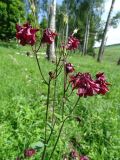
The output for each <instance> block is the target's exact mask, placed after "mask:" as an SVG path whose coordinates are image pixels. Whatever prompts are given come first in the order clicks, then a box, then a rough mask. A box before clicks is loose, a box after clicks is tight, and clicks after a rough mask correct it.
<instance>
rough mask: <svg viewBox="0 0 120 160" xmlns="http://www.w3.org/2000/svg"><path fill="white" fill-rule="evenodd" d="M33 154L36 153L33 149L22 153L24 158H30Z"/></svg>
mask: <svg viewBox="0 0 120 160" xmlns="http://www.w3.org/2000/svg"><path fill="white" fill-rule="evenodd" d="M35 153H36V151H35V149H32V148H30V149H26V150H25V151H24V156H25V157H32V156H33V155H34V154H35Z"/></svg>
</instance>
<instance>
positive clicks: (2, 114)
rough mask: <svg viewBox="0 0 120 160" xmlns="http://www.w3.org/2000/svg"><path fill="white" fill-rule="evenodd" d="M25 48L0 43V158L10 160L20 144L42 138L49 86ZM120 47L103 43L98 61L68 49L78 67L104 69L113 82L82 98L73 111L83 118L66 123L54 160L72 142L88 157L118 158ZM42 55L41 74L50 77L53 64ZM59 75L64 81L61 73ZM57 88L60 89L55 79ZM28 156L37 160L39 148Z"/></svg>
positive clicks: (24, 145)
mask: <svg viewBox="0 0 120 160" xmlns="http://www.w3.org/2000/svg"><path fill="white" fill-rule="evenodd" d="M27 50H29V48H27V47H25V48H23V47H21V46H18V45H15V44H13V45H12V46H11V45H9V44H6V43H4V44H3V43H1V45H0V60H1V61H0V91H1V92H0V160H14V159H16V157H18V156H21V155H22V154H23V151H24V149H26V148H28V147H31V146H32V144H33V143H34V142H38V141H42V139H43V131H44V130H43V123H44V114H45V101H46V93H47V88H46V86H45V85H44V84H43V82H42V81H41V77H40V75H39V71H38V68H37V65H36V63H35V60H34V58H30V57H27V56H26V55H25V51H27ZM119 50H120V46H119V45H118V46H111V47H107V48H106V50H105V56H104V61H103V63H101V64H99V63H97V62H96V60H95V59H93V58H92V57H89V56H86V57H81V56H80V55H79V54H73V55H72V54H71V55H70V58H69V61H70V62H72V63H74V65H75V68H76V70H77V71H81V72H83V71H84V72H91V73H92V75H95V73H96V72H99V71H103V72H105V74H106V76H107V79H108V81H109V82H110V83H111V86H110V92H109V93H108V94H107V95H106V96H96V97H89V98H81V101H80V103H79V105H78V106H77V109H76V111H75V113H76V115H77V116H80V117H81V122H80V124H79V123H78V122H75V121H73V120H71V121H68V122H67V123H66V124H65V128H64V131H63V136H62V137H61V138H60V141H59V144H58V146H57V150H56V152H55V155H54V158H53V160H61V159H62V158H61V157H62V155H63V154H69V152H70V150H71V143H72V145H73V147H74V149H76V150H77V151H78V152H79V153H80V154H83V155H88V156H89V157H90V159H91V160H119V159H120V125H119V120H120V117H119V115H120V103H119V97H120V83H119V81H120V72H119V70H120V66H117V65H116V64H117V60H118V59H119V58H120V55H119ZM18 53H19V54H18ZM40 57H41V67H42V69H43V72H44V75H45V77H46V78H48V71H49V70H53V68H54V64H51V63H49V62H47V60H45V58H44V56H43V55H41V56H40ZM59 81H60V83H62V79H60V80H59ZM58 92H59V95H61V92H62V87H60V86H59V85H58ZM75 99H76V95H73V96H72V97H71V99H70V104H69V105H73V102H74V100H75ZM69 105H68V104H67V106H66V107H68V108H69V107H70V106H69ZM66 110H67V108H66ZM57 129H58V127H56V130H57ZM54 138H55V137H53V140H52V144H53V143H54V140H55V139H54ZM71 141H72V142H71ZM73 141H74V142H73ZM52 144H51V146H52ZM51 146H49V147H48V148H49V150H51ZM40 151H41V150H40ZM48 153H49V151H48ZM31 159H33V160H39V159H40V153H37V154H36V155H35V156H34V157H33V158H31Z"/></svg>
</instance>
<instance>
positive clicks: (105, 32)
mask: <svg viewBox="0 0 120 160" xmlns="http://www.w3.org/2000/svg"><path fill="white" fill-rule="evenodd" d="M114 3H115V0H112V3H111V7H110V11H109V14H108V17H107V22H106V25H105V29H104V32H103V38H102V42H101V45H100V48H99V52H98V58H97V61H98V62H101V61H102V58H103V54H104V44H105V39H106V34H107V30H108V26H109V23H110V17H111V13H112V11H113V6H114Z"/></svg>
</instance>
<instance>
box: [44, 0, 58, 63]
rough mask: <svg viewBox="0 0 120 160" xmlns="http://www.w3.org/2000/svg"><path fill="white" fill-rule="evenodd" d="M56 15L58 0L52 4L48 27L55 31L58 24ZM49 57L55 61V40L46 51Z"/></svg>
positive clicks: (54, 0) (53, 0)
mask: <svg viewBox="0 0 120 160" xmlns="http://www.w3.org/2000/svg"><path fill="white" fill-rule="evenodd" d="M55 17H56V0H52V2H51V4H50V10H49V22H48V27H49V28H50V29H51V30H52V31H53V32H55V30H56V26H55ZM46 55H47V59H48V60H51V61H55V57H56V56H55V42H53V43H52V44H50V45H48V46H47V51H46Z"/></svg>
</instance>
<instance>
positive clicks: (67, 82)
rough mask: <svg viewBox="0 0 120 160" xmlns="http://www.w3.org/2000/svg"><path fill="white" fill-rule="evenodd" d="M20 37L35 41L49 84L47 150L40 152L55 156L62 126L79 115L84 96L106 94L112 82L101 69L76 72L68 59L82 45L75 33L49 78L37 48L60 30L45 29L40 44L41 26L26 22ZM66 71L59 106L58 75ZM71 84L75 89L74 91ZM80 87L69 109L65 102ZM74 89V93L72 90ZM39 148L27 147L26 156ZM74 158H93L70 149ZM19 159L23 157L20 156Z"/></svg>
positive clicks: (22, 40)
mask: <svg viewBox="0 0 120 160" xmlns="http://www.w3.org/2000/svg"><path fill="white" fill-rule="evenodd" d="M16 30H17V33H16V38H17V39H18V40H19V42H20V44H21V45H23V46H24V45H31V46H32V51H33V54H34V55H35V58H36V63H37V65H38V69H39V71H40V74H41V77H42V80H43V81H44V84H45V85H47V88H48V93H47V102H46V113H45V120H44V147H43V152H42V154H41V155H40V159H41V160H46V159H47V160H51V159H54V152H55V150H56V146H57V144H58V141H59V138H60V136H61V134H62V130H63V127H64V124H65V122H66V121H67V120H68V119H69V118H75V117H76V116H75V115H74V114H73V112H74V110H75V109H76V107H77V105H78V103H79V100H80V97H83V98H85V97H88V96H94V95H97V94H102V95H105V94H106V93H107V92H108V91H109V89H108V85H109V83H107V82H106V78H105V76H104V73H100V72H99V73H97V74H96V78H95V79H93V78H92V76H91V74H90V73H81V72H78V73H76V72H75V68H74V65H73V64H71V63H70V62H68V54H67V50H75V49H77V48H78V46H79V43H80V42H79V40H78V39H77V38H75V37H74V34H72V35H71V36H70V37H69V38H68V41H67V44H62V47H61V50H60V52H61V53H59V55H58V54H57V53H56V54H57V56H56V62H55V70H53V71H49V72H48V77H49V78H48V80H47V79H46V78H45V76H44V74H43V72H42V68H41V65H40V62H39V60H38V57H37V52H38V51H39V50H40V47H41V44H42V43H46V44H49V45H50V44H51V43H52V42H53V41H54V40H55V37H56V36H57V33H54V32H53V31H51V30H50V29H49V28H48V29H46V30H44V32H43V36H42V38H41V41H40V45H39V46H38V47H36V46H35V47H34V45H35V43H36V32H38V29H36V28H32V26H31V25H30V24H28V23H26V24H24V25H23V26H20V25H18V24H17V25H16ZM61 73H63V77H64V78H63V84H62V85H63V95H62V104H61V108H60V107H58V106H57V104H58V103H57V102H58V99H57V92H56V91H57V81H58V79H59V78H58V77H59V76H61V75H62V74H61ZM52 81H53V82H54V94H53V98H52V102H53V104H52V110H51V108H50V106H51V105H50V103H51V102H50V96H51V83H52ZM70 88H71V92H70ZM74 91H76V96H77V97H78V98H77V100H76V102H75V103H74V106H73V107H72V108H70V111H69V112H68V111H67V112H66V108H65V105H66V103H69V102H68V101H67V99H68V98H69V97H70V96H71V95H72V93H73V92H74ZM69 92H70V93H69ZM49 111H50V112H49ZM56 113H57V114H58V113H59V115H60V116H61V119H58V118H57V116H56ZM48 124H49V125H50V126H51V129H50V131H49V130H48V128H49V126H48ZM58 124H59V125H60V128H59V131H58V136H56V140H55V141H54V144H52V147H53V148H52V150H51V152H50V153H49V155H48V152H47V150H48V147H49V145H50V142H51V138H52V136H53V135H54V132H55V126H56V125H58ZM36 152H38V151H37V150H35V149H34V148H27V149H26V150H25V151H24V157H28V158H29V157H31V156H34V155H35V154H36ZM70 157H71V159H78V158H79V160H89V158H88V157H87V156H86V155H79V154H78V153H77V152H76V151H75V150H73V151H71V152H70ZM17 159H20V157H18V158H17Z"/></svg>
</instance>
